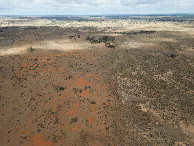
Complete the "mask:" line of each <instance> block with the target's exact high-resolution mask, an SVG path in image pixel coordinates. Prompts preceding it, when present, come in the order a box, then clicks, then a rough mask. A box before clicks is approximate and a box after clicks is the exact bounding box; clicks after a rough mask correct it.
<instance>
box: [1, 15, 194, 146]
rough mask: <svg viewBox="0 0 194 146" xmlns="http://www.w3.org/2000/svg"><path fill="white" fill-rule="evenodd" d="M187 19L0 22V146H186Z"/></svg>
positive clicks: (191, 101) (193, 122)
mask: <svg viewBox="0 0 194 146" xmlns="http://www.w3.org/2000/svg"><path fill="white" fill-rule="evenodd" d="M193 49H194V17H191V16H190V17H186V16H185V17H183V16H176V17H170V16H169V17H162V16H160V17H159V16H149V17H148V16H147V17H145V16H144V17H143V16H142V17H140V16H139V17H75V18H74V17H73V18H69V17H68V18H66V17H64V18H63V17H17V18H12V17H1V18H0V119H1V120H0V145H2V146H5V145H6V146H9V145H10V146H12V145H26V146H28V145H33V146H51V145H57V146H58V145H59V146H60V145H67V146H68V145H78V146H79V145H84V146H87V145H88V146H95V145H105V146H110V145H111V146H112V145H119V146H120V145H132V146H137V145H162V146H168V145H170V146H171V145H175V146H189V145H194V94H193V91H194V90H193V87H194V84H193V75H194V72H193V70H194V64H193V61H194V58H193V56H194V50H193Z"/></svg>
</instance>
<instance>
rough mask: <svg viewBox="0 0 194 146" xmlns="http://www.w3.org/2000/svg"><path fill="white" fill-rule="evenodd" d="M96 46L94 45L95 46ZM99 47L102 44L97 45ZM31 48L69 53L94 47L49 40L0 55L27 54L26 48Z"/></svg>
mask: <svg viewBox="0 0 194 146" xmlns="http://www.w3.org/2000/svg"><path fill="white" fill-rule="evenodd" d="M95 45H96V44H95ZM97 45H98V46H99V47H100V46H101V45H102V44H97ZM30 46H32V48H33V49H35V50H36V49H39V50H60V51H69V50H80V49H90V48H92V47H93V46H94V45H93V44H90V43H89V42H85V41H83V42H77V41H72V40H51V41H43V42H40V43H37V44H33V45H24V46H20V47H12V48H9V49H0V55H1V56H4V55H11V54H22V53H27V52H28V50H27V49H28V48H29V47H30Z"/></svg>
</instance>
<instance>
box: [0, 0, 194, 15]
mask: <svg viewBox="0 0 194 146" xmlns="http://www.w3.org/2000/svg"><path fill="white" fill-rule="evenodd" d="M166 13H168V14H169V13H194V0H0V15H103V14H166Z"/></svg>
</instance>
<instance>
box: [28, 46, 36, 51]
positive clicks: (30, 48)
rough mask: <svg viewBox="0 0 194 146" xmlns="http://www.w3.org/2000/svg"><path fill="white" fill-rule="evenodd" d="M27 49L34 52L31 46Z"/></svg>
mask: <svg viewBox="0 0 194 146" xmlns="http://www.w3.org/2000/svg"><path fill="white" fill-rule="evenodd" d="M27 50H28V51H29V52H34V51H35V49H34V48H32V46H30V47H29V48H28V49H27Z"/></svg>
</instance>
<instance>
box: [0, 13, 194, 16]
mask: <svg viewBox="0 0 194 146" xmlns="http://www.w3.org/2000/svg"><path fill="white" fill-rule="evenodd" d="M181 15H193V16H194V13H157V14H94V15H92V14H91V15H89V14H88V15H81V14H80V15H79V14H78V15H76V14H73V15H67V14H59V15H55V14H46V15H33V14H29V15H24V14H20V15H14V14H13V15H12V14H4V15H0V16H181Z"/></svg>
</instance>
